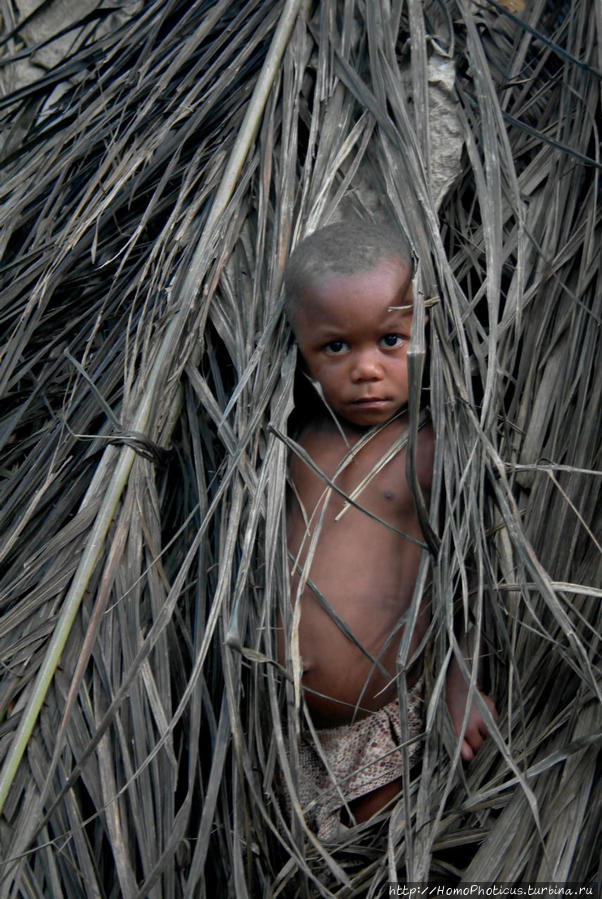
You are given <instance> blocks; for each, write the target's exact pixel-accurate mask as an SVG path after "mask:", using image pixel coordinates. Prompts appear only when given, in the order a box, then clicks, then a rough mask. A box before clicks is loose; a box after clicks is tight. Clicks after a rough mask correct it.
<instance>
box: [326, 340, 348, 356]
mask: <svg viewBox="0 0 602 899" xmlns="http://www.w3.org/2000/svg"><path fill="white" fill-rule="evenodd" d="M324 349H325V350H326V352H327V353H329V354H330V355H331V356H338V355H339V353H342V352H344V350H346V349H347V344H346V343H345V341H344V340H331V341H330V343H327V344H326V346H325V347H324Z"/></svg>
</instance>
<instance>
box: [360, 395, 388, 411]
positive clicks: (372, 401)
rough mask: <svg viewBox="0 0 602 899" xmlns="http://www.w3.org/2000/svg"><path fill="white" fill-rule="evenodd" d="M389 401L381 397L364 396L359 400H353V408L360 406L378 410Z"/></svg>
mask: <svg viewBox="0 0 602 899" xmlns="http://www.w3.org/2000/svg"><path fill="white" fill-rule="evenodd" d="M388 402H389V400H387V399H384V398H383V397H378V396H366V397H363V398H362V399H360V400H354V401H353V404H352V405H354V406H361V407H362V408H375V409H378V408H380V407H381V406H386V405H387V403H388Z"/></svg>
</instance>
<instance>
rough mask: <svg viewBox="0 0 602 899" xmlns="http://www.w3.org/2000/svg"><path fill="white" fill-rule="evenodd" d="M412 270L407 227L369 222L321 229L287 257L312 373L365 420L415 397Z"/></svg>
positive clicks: (351, 418) (353, 415)
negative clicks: (410, 354)
mask: <svg viewBox="0 0 602 899" xmlns="http://www.w3.org/2000/svg"><path fill="white" fill-rule="evenodd" d="M412 275H413V265H412V258H411V253H410V250H409V247H408V245H407V243H406V242H405V240H404V238H403V236H402V235H401V234H400V232H398V231H393V230H392V229H391V228H389V227H388V226H378V225H373V224H372V223H367V222H354V223H352V224H347V223H341V224H335V225H329V226H328V227H326V228H323V229H321V230H320V231H316V232H314V233H313V234H311V235H310V236H309V237H308V238H306V239H305V240H304V241H303V242H302V243H301V244H300V245H299V246H298V247H297V249H296V250H295V252H294V253H293V254H292V256H291V258H290V260H289V263H288V265H287V269H286V272H285V289H286V309H287V315H288V318H289V321H290V323H291V326H292V328H293V331H294V333H295V337H296V338H297V342H298V344H299V349H300V351H301V355H302V357H303V359H304V362H305V365H306V367H307V370H308V372H309V375H310V376H311V378H312V379H313V380H314V381H317V382H318V383H319V384H320V386H321V388H322V392H323V394H324V398H325V399H326V402H327V403H328V405H329V406H330V408H331V409H332V411H333V412H334V413H335V414H336V415H337V416H338V417H339V418H340V419H343V420H345V421H347V422H348V423H350V424H353V425H355V426H357V427H369V426H372V425H377V424H382V423H384V422H386V421H387V420H388V419H389V418H391V417H392V416H393V415H394V414H395V413H396V412H398V411H399V409H401V408H402V407H403V406H404V405H405V404H406V403H407V398H408V384H407V360H406V354H407V348H408V343H409V339H410V328H411V323H412Z"/></svg>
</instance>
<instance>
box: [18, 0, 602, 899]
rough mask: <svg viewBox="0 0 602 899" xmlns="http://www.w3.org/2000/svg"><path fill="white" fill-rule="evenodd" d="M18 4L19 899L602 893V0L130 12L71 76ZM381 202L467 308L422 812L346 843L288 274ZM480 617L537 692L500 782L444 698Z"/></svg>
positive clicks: (514, 703)
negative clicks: (300, 477)
mask: <svg viewBox="0 0 602 899" xmlns="http://www.w3.org/2000/svg"><path fill="white" fill-rule="evenodd" d="M8 6H9V5H8V4H5V6H4V7H3V8H2V9H3V17H4V27H5V31H4V38H3V44H2V47H3V52H4V54H5V55H4V57H3V58H2V60H1V62H2V65H3V73H4V74H3V82H2V83H3V84H4V86H5V92H4V95H3V96H2V97H1V98H0V111H1V114H2V116H3V131H2V148H1V160H0V164H1V172H2V173H1V177H0V215H1V217H2V218H1V220H2V229H1V231H0V253H1V259H2V261H1V268H0V277H1V279H2V281H1V293H0V310H1V313H0V314H1V316H2V330H3V340H2V350H1V355H0V394H1V396H2V411H1V418H0V447H1V457H0V459H1V460H0V466H1V469H0V528H1V534H2V537H1V540H0V565H1V571H0V616H1V617H0V659H1V662H2V674H1V677H2V687H1V693H0V762H1V763H2V766H3V767H2V769H1V772H0V805H1V806H2V813H1V817H0V846H1V848H0V858H1V859H2V868H1V880H0V882H1V887H0V893H1V895H3V896H21V895H23V896H36V897H41V896H53V897H58V896H65V897H69V899H72V897H77V896H86V897H87V896H101V897H105V896H106V897H109V896H119V895H123V896H127V897H130V896H152V897H157V899H158V897H171V896H181V895H184V896H205V895H207V896H229V895H236V896H237V897H241V896H245V895H248V896H253V897H254V896H272V895H274V896H275V895H282V896H297V895H299V896H304V895H341V896H343V895H344V896H350V895H362V896H363V895H368V896H378V895H382V894H383V893H382V889H384V884H385V883H386V882H387V881H388V880H396V879H399V880H404V879H405V880H422V879H425V880H426V879H429V878H430V879H431V880H435V879H438V880H440V881H441V882H446V883H455V882H457V881H458V880H460V879H461V878H465V879H467V880H474V881H478V880H481V881H483V880H502V881H515V880H528V879H530V880H546V881H548V880H552V881H565V880H579V881H588V882H589V881H592V880H596V879H597V880H600V870H599V868H598V865H599V853H600V843H599V821H600V812H601V805H602V797H601V795H600V791H599V786H598V779H597V778H599V772H598V774H596V763H597V758H598V747H599V742H600V734H601V714H600V703H601V696H600V650H599V647H600V622H601V615H600V598H601V596H602V590H601V589H600V543H599V537H600V529H599V517H598V518H597V517H596V510H597V508H598V505H599V494H600V489H599V485H600V477H599V467H600V466H599V456H600V407H601V386H602V385H601V381H600V377H599V363H598V360H599V358H600V324H601V315H602V302H601V297H602V289H601V287H602V269H601V263H600V259H601V254H600V224H601V223H600V192H599V179H600V169H601V165H600V153H599V137H598V135H599V129H600V124H601V123H600V68H601V50H600V47H601V40H600V32H601V30H602V19H601V14H600V6H599V4H596V3H595V2H593V0H585V2H579V0H571V2H566V3H552V2H550V3H533V4H531V3H528V4H527V5H526V6H525V8H524V9H522V10H521V9H517V8H513V9H510V8H509V7H508V6H505V5H501V6H500V5H497V4H494V3H486V4H483V5H477V4H469V3H468V2H467V0H458V2H457V3H444V4H437V3H434V2H433V3H430V2H424V3H421V2H418V0H410V2H409V3H408V4H405V3H403V2H397V0H377V2H374V3H372V2H371V3H363V2H359V0H357V2H355V0H346V2H345V3H343V2H336V0H323V2H322V3H319V4H312V3H303V4H301V11H300V14H299V15H298V16H297V13H296V9H295V6H299V4H296V5H295V4H294V3H286V4H285V3H274V2H265V0H246V2H233V0H225V2H223V0H222V2H219V0H218V2H214V3H213V2H212V3H208V2H201V0H194V2H186V3H184V2H178V0H156V2H148V3H138V4H129V5H126V7H124V10H122V13H123V14H122V15H121V16H120V17H114V18H109V17H108V14H107V13H106V12H103V10H102V9H101V7H96V9H95V10H93V11H92V12H91V13H90V14H88V15H87V17H86V18H85V21H83V22H82V23H79V24H78V25H77V27H76V26H74V25H73V23H71V22H70V23H69V31H68V35H69V36H70V37H71V42H70V44H69V47H68V49H67V51H66V53H65V55H64V56H62V57H61V58H60V59H59V60H56V61H55V60H53V61H52V63H51V64H50V67H49V68H46V69H45V68H43V67H42V63H40V59H39V56H36V53H38V54H39V53H40V49H39V48H36V46H34V45H32V37H31V33H32V32H31V31H30V32H24V31H23V29H22V28H21V25H22V24H23V23H20V22H19V21H17V20H16V19H15V20H14V21H10V17H11V15H12V13H11V12H10V10H9V8H8ZM5 7H6V8H5ZM287 16H290V22H289V20H288V19H287ZM33 24H35V13H34V14H33V18H32V20H30V21H29V22H28V23H27V25H28V27H31V26H32V25H33ZM288 24H290V26H291V27H290V28H288ZM275 33H277V34H278V35H280V36H281V37H282V42H281V45H280V47H279V46H278V44H277V43H275V44H270V42H271V40H272V38H273V36H274V34H275ZM27 35H29V36H27ZM24 58H27V59H28V60H29V62H30V63H31V65H33V66H34V68H35V66H36V65H37V66H38V68H37V70H36V71H37V74H36V75H35V77H33V78H29V77H28V78H27V79H25V80H24V81H22V82H20V83H19V84H16V83H15V81H14V78H13V80H12V81H11V78H12V77H13V75H12V74H11V73H13V74H14V73H15V72H16V69H15V68H14V67H15V66H16V65H17V64H18V63H19V61H20V60H22V59H24ZM46 66H48V63H46ZM437 66H439V67H441V71H445V72H446V73H447V75H446V78H448V76H449V73H450V71H451V73H452V77H451V81H449V80H447V81H446V80H445V79H443V78H441V79H439V89H440V92H441V91H442V92H443V94H444V95H445V96H444V99H443V103H444V106H445V110H446V112H445V113H443V112H440V114H438V115H434V116H433V115H432V114H431V116H429V106H431V107H432V106H433V105H434V103H435V102H436V100H435V96H436V95H435V93H433V91H432V90H430V89H429V76H430V83H435V82H437V78H436V74H435V75H433V72H435V73H436V70H437ZM11 67H13V68H11ZM270 71H271V72H272V74H273V80H272V81H270V80H269V78H267V76H268V74H269V73H270ZM260 75H261V77H260ZM15 77H16V75H15ZM443 81H445V83H443ZM446 84H451V88H448V87H446V86H445V85H446ZM441 85H443V86H441ZM263 88H265V89H264V90H263V93H262V89H263ZM254 91H255V93H253V92H254ZM450 110H451V112H450ZM249 111H250V112H249ZM247 113H248V115H247ZM444 114H445V115H448V114H449V115H452V117H453V120H454V121H455V122H456V126H455V127H456V132H457V133H456V135H455V137H456V138H458V146H460V144H461V152H460V153H459V154H456V155H455V157H454V158H455V160H456V161H455V162H452V165H451V172H452V175H451V177H448V178H447V181H445V182H444V185H443V187H442V186H441V183H440V182H439V181H437V179H436V178H435V176H434V168H435V166H436V158H437V157H438V155H440V154H439V152H438V151H437V149H436V147H435V143H434V136H435V132H436V130H437V129H436V123H437V121H439V120H440V119H441V118H442V117H443V115H444ZM452 130H453V129H452ZM245 136H247V138H248V140H247V142H246V143H245V140H244V138H245ZM449 140H450V142H452V137H451V136H450V137H449ZM236 154H238V155H236ZM452 155H454V154H452ZM456 164H457V165H458V170H457V173H456V174H454V168H453V166H454V165H456ZM375 198H376V199H375ZM374 203H376V204H377V205H378V206H379V207H380V206H384V207H385V208H386V209H387V211H388V213H389V214H391V215H392V216H393V217H394V218H395V219H396V220H397V221H398V223H399V225H400V226H401V227H403V228H404V230H405V231H406V232H407V233H408V234H409V235H410V236H411V240H412V242H413V245H414V249H415V252H416V254H417V256H418V258H419V260H420V268H419V272H418V281H417V288H418V290H419V297H420V298H421V299H420V301H419V307H420V306H421V304H422V301H423V300H424V301H428V302H429V303H430V306H429V324H428V353H427V354H426V355H425V347H423V346H421V344H420V341H419V340H418V339H416V341H415V344H414V346H413V351H414V370H413V382H412V384H413V387H412V398H411V402H412V412H413V413H414V412H415V411H417V409H418V405H419V403H420V396H421V382H422V395H423V396H424V393H425V392H427V395H428V402H429V407H430V410H431V415H432V419H433V425H434V428H435V433H436V437H437V455H436V460H435V485H434V490H433V496H432V498H431V505H430V509H429V510H428V512H427V510H425V515H426V514H428V515H429V521H430V525H429V528H430V531H429V535H430V537H431V547H432V550H433V552H431V553H428V552H425V554H424V560H423V565H422V568H421V576H420V578H419V582H418V584H417V588H416V595H415V600H414V601H415V602H416V603H418V602H419V601H420V599H421V597H422V594H423V592H424V590H425V585H426V583H427V580H432V582H433V585H434V587H433V596H434V610H435V611H434V616H433V622H432V628H431V630H430V632H429V639H428V646H427V647H426V654H425V655H426V671H427V684H428V694H427V695H428V709H427V714H426V722H425V724H426V730H425V734H424V738H423V744H424V746H423V762H422V770H421V771H420V772H419V774H418V775H417V776H413V779H412V780H411V782H410V779H409V776H408V778H407V779H406V789H405V794H404V799H403V800H402V802H401V803H400V804H399V805H398V806H397V808H396V809H395V811H394V813H393V814H392V815H391V816H387V817H385V818H383V819H382V820H379V821H378V822H376V823H374V824H371V825H369V826H367V827H364V828H359V829H354V830H352V831H351V832H350V836H349V839H348V840H347V841H346V842H344V843H342V844H341V845H336V846H329V847H325V846H323V845H322V844H320V843H319V842H318V841H317V840H316V838H315V837H314V836H313V835H312V834H311V832H310V831H309V830H308V829H307V828H306V826H305V823H304V818H303V814H302V810H301V808H300V806H299V804H298V803H297V802H296V801H295V782H296V768H295V760H294V759H295V753H294V751H290V749H287V747H291V746H294V742H295V734H296V731H297V724H298V716H297V712H296V709H295V702H296V694H295V680H296V678H297V677H298V672H295V670H294V666H293V665H292V663H291V664H290V665H289V667H288V669H283V668H282V667H281V666H280V665H278V663H277V662H276V651H275V642H274V622H275V620H276V616H277V614H278V613H280V615H281V617H282V618H283V620H284V621H285V622H287V621H289V619H290V605H289V598H288V568H287V565H288V563H287V557H286V546H285V534H284V517H283V502H284V493H285V477H286V456H287V451H288V441H289V437H288V436H287V434H288V432H287V427H288V421H289V416H290V414H291V410H292V406H293V386H294V366H295V356H294V348H292V346H291V341H290V334H289V332H288V329H287V327H286V325H285V322H284V320H283V315H282V307H281V292H282V271H283V266H284V262H285V260H286V257H287V254H288V253H289V250H290V248H291V246H292V245H294V244H295V243H296V242H297V240H298V239H299V238H300V236H302V235H303V234H304V233H306V232H307V231H309V230H312V229H314V228H315V227H316V226H317V225H318V224H320V223H326V222H327V221H329V220H332V219H333V218H336V217H337V216H340V215H344V214H347V212H348V210H349V209H350V208H351V209H353V208H355V209H356V210H363V211H364V212H367V213H374ZM431 532H432V533H431ZM458 607H459V608H460V609H464V610H465V613H466V615H467V617H468V618H469V619H470V622H471V626H472V631H473V634H474V639H475V641H476V642H477V643H479V644H480V646H481V649H482V650H483V652H484V655H485V657H486V666H487V676H488V678H489V682H490V690H491V692H492V694H493V695H495V699H496V703H497V707H498V709H499V710H500V717H499V720H498V726H497V728H496V729H495V732H494V733H493V735H492V737H491V738H490V740H489V741H488V744H487V746H486V747H485V748H484V749H483V750H482V751H481V752H480V753H479V756H478V758H477V760H476V761H475V762H474V763H473V764H472V765H470V767H469V768H463V767H462V764H461V763H460V762H459V758H458V746H457V745H456V742H455V740H454V739H453V738H452V736H451V729H450V726H449V724H448V723H447V720H446V716H445V709H444V703H442V701H441V691H440V685H441V680H440V675H441V672H442V671H444V669H445V665H446V664H447V662H448V661H449V657H450V652H451V653H454V652H456V651H457V647H456V645H455V644H454V640H453V632H452V628H451V621H452V612H453V611H454V609H456V610H457V608H458ZM403 652H404V648H403V646H402V648H401V655H400V665H403V663H404V661H405V659H404V656H403ZM286 795H288V796H289V797H292V803H289V804H287V801H286V798H285V797H286Z"/></svg>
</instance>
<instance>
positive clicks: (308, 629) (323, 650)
mask: <svg viewBox="0 0 602 899" xmlns="http://www.w3.org/2000/svg"><path fill="white" fill-rule="evenodd" d="M404 429H405V425H404V424H402V423H401V422H399V421H396V422H392V423H391V424H390V425H388V426H387V427H386V428H385V429H384V430H383V431H382V432H381V433H380V434H378V435H377V436H376V437H374V438H372V440H371V441H370V442H369V443H368V444H366V445H365V446H364V447H363V448H362V449H361V450H360V451H359V452H358V453H357V455H356V456H355V458H354V459H353V461H351V462H350V464H348V465H347V466H345V467H344V468H343V469H342V470H339V473H338V474H337V469H338V468H339V467H340V465H341V462H342V460H343V458H344V457H345V455H346V448H345V445H344V442H343V439H342V437H337V436H336V435H335V433H334V432H333V430H332V429H331V428H328V427H319V428H307V429H306V430H305V432H304V433H303V434H302V435H301V438H300V441H299V442H300V444H301V446H302V447H303V449H305V450H306V452H307V453H308V454H309V456H310V457H311V458H312V460H313V461H314V463H315V464H316V465H317V466H318V467H319V468H320V469H321V470H322V471H323V472H324V473H325V474H326V475H327V477H329V478H331V479H333V480H334V483H335V484H336V486H337V487H338V488H340V489H341V490H342V491H343V492H344V493H346V494H352V493H353V491H354V490H356V488H357V487H358V485H360V484H362V482H363V481H364V479H369V482H368V483H367V484H366V485H365V486H364V488H363V489H362V490H361V492H360V493H359V494H358V495H357V497H356V502H357V503H359V505H361V506H363V507H364V508H365V509H366V510H367V511H368V512H370V513H372V515H374V516H376V517H377V518H380V519H382V521H384V522H386V524H388V525H390V526H391V527H392V528H394V529H395V531H397V532H403V533H404V534H407V535H409V536H410V537H413V538H414V539H415V540H418V541H420V540H421V533H420V528H419V525H418V521H417V519H416V513H415V508H414V501H413V498H412V495H411V493H410V490H409V488H408V485H407V481H406V477H405V458H406V453H405V449H401V451H397V452H396V454H395V455H394V456H393V458H392V459H390V460H389V461H388V462H387V463H386V464H385V465H384V467H383V468H382V470H380V471H379V472H378V473H377V474H376V475H374V477H372V478H371V479H370V473H371V471H372V470H373V468H374V466H375V465H376V464H378V463H379V462H380V460H381V458H382V457H383V455H384V454H385V453H387V451H388V450H389V449H390V448H391V447H392V445H393V444H394V443H395V441H396V440H397V439H398V438H400V437H401V435H402V434H403V432H404ZM290 475H291V481H292V484H293V486H294V490H292V491H291V495H290V497H289V503H288V518H287V527H288V544H289V550H290V552H291V553H292V555H293V557H294V558H295V560H296V566H295V571H294V573H293V577H292V580H291V594H292V597H293V601H296V597H297V593H298V590H299V583H300V577H299V575H300V572H301V571H302V570H303V568H304V565H305V564H306V562H308V556H309V557H311V561H310V562H309V571H308V578H309V580H310V581H311V584H312V585H314V586H315V588H316V589H317V590H318V591H319V592H320V593H321V594H322V596H323V597H324V598H325V599H326V600H327V601H328V602H329V603H330V605H331V606H332V608H333V609H334V611H335V612H336V614H337V615H338V616H340V618H341V619H342V620H343V621H344V623H345V625H346V626H347V627H348V628H349V629H350V631H351V632H352V634H353V636H354V637H355V638H356V639H357V641H359V643H361V645H362V646H363V647H364V648H365V649H366V650H367V652H368V653H369V654H370V655H371V656H372V657H373V658H378V662H379V665H380V668H379V667H377V666H376V665H375V664H374V662H373V661H371V660H370V659H369V658H368V657H367V656H366V655H365V653H363V652H362V650H361V649H360V648H359V647H357V646H356V645H354V643H353V641H352V638H350V637H349V636H348V635H346V634H344V633H343V632H342V630H341V628H340V627H339V626H338V624H337V623H336V622H335V621H333V619H332V617H331V616H330V615H329V614H328V612H326V611H325V610H324V609H323V608H322V606H321V604H320V602H319V600H318V599H317V598H316V595H315V591H314V590H313V589H312V586H311V585H310V584H306V586H305V588H304V589H303V590H302V593H301V602H302V609H301V620H300V627H299V648H300V652H301V657H302V662H303V686H304V687H305V697H306V700H307V702H308V705H309V707H310V709H311V711H312V715H313V716H314V719H315V721H316V723H317V724H318V725H322V726H326V725H328V724H333V723H336V722H337V721H340V722H344V721H348V720H349V719H350V718H352V717H353V716H354V713H355V710H356V706H357V707H358V708H359V714H360V716H361V713H362V711H361V710H364V713H365V710H368V709H376V708H379V707H380V706H382V705H385V704H386V703H387V702H389V701H390V700H391V699H392V698H394V697H395V695H396V687H395V685H394V684H393V683H392V681H391V678H392V677H393V676H394V675H395V663H396V657H397V652H398V649H399V642H400V638H401V636H402V633H403V623H404V616H405V614H406V613H407V612H408V610H409V606H410V603H411V598H412V593H413V589H414V583H415V580H416V575H417V571H418V563H419V559H420V552H421V549H420V546H418V545H416V543H414V542H411V541H410V540H407V539H405V538H404V537H402V536H401V535H400V534H399V533H396V532H395V531H393V530H391V529H390V528H387V527H386V526H385V524H383V523H382V522H381V521H376V520H374V519H373V518H371V517H369V516H368V515H366V514H365V512H362V511H360V510H359V509H356V508H353V507H347V508H345V505H346V503H345V500H344V498H342V497H341V496H340V495H338V494H337V493H335V492H334V491H333V490H329V489H328V486H327V485H326V484H325V483H324V481H323V480H322V479H321V478H320V477H319V475H317V474H316V473H315V472H313V471H311V470H310V468H309V467H308V466H307V465H306V464H305V463H304V462H303V461H301V460H299V459H298V458H291V462H290ZM295 493H296V496H295ZM300 504H302V506H303V507H304V509H305V514H306V516H307V518H308V519H309V527H308V528H307V529H306V524H305V521H304V516H303V514H302V512H301V505H300ZM337 519H338V520H337ZM312 536H316V538H317V539H315V541H314V542H313V543H312ZM425 618H426V612H424V613H423V614H422V615H421V616H420V619H419V621H418V624H417V626H416V628H415V630H414V633H413V637H412V650H413V648H414V647H415V646H416V645H417V644H418V642H419V641H420V638H421V636H422V635H423V633H424V629H425V626H426V622H425ZM317 694H323V696H322V697H320V696H318V695H317ZM324 696H326V697H330V698H328V699H326V698H323V697H324Z"/></svg>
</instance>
